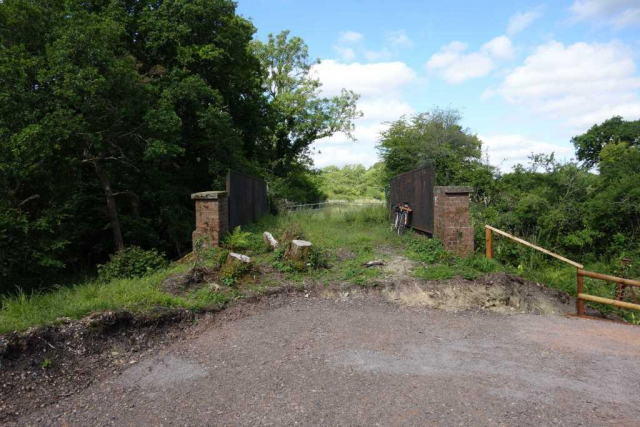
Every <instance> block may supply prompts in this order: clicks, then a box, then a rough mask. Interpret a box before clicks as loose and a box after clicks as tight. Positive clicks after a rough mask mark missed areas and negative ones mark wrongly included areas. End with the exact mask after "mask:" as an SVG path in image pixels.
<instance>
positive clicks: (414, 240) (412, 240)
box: [403, 233, 453, 264]
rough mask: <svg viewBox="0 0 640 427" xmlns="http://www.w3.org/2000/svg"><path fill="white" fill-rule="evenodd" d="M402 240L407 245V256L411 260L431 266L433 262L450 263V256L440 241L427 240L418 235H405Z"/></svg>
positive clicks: (434, 239)
mask: <svg viewBox="0 0 640 427" xmlns="http://www.w3.org/2000/svg"><path fill="white" fill-rule="evenodd" d="M403 239H404V240H405V243H406V245H407V255H408V256H409V258H411V259H415V260H417V261H422V262H426V263H427V264H433V263H435V262H441V261H450V260H451V258H452V256H453V255H452V254H451V253H449V252H447V251H446V250H445V249H444V247H443V246H442V243H441V242H440V240H438V239H436V238H428V237H425V236H420V235H418V234H415V233H412V234H406V235H405V236H404V237H403Z"/></svg>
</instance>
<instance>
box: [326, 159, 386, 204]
mask: <svg viewBox="0 0 640 427" xmlns="http://www.w3.org/2000/svg"><path fill="white" fill-rule="evenodd" d="M320 176H321V186H320V188H321V189H322V191H323V192H324V193H326V194H327V195H328V197H329V199H334V200H336V199H337V200H358V199H376V200H384V186H385V182H384V177H385V174H384V163H382V162H380V163H376V164H375V165H373V166H371V167H370V168H368V169H367V168H365V167H364V166H362V165H346V166H343V167H342V168H339V167H336V166H327V167H326V168H323V169H322V170H321V171H320Z"/></svg>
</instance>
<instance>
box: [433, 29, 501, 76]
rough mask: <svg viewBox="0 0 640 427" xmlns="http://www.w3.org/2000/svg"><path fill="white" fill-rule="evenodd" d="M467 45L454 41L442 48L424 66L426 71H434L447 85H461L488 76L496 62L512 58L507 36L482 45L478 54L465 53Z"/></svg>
mask: <svg viewBox="0 0 640 427" xmlns="http://www.w3.org/2000/svg"><path fill="white" fill-rule="evenodd" d="M467 47H468V46H467V44H465V43H462V42H459V41H454V42H451V43H449V44H448V45H445V46H442V47H441V48H440V51H439V52H438V53H434V54H433V55H431V58H429V61H427V63H426V64H425V67H426V68H427V69H428V70H435V71H438V72H439V73H440V75H441V76H442V77H443V78H444V79H445V80H446V81H448V82H449V83H461V82H463V81H465V80H469V79H472V78H476V77H483V76H486V75H487V74H489V73H490V72H491V71H492V70H493V69H494V68H495V65H496V61H498V60H505V59H509V58H511V57H512V56H513V45H512V44H511V40H510V39H509V38H508V37H507V36H499V37H496V38H494V39H492V40H490V41H489V42H487V43H485V44H484V45H482V47H481V48H480V50H479V51H478V52H472V53H465V52H466V50H467Z"/></svg>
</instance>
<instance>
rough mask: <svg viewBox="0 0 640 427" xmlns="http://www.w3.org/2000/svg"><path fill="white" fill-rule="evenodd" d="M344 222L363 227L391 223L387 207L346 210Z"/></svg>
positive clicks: (343, 217) (382, 205)
mask: <svg viewBox="0 0 640 427" xmlns="http://www.w3.org/2000/svg"><path fill="white" fill-rule="evenodd" d="M342 221H344V222H346V223H347V224H352V223H357V224H361V225H371V226H373V225H382V224H388V223H389V209H388V208H387V206H386V205H384V204H381V205H379V206H365V207H361V208H355V209H351V210H346V211H345V213H344V215H343V216H342Z"/></svg>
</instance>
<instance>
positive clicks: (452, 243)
mask: <svg viewBox="0 0 640 427" xmlns="http://www.w3.org/2000/svg"><path fill="white" fill-rule="evenodd" d="M472 192H473V189H472V188H471V187H436V188H435V189H434V196H433V198H434V203H433V206H434V207H433V213H434V215H433V228H434V230H433V231H434V233H433V234H434V235H435V236H436V237H437V238H439V239H440V241H442V244H443V245H444V247H445V249H447V250H448V251H452V252H455V253H457V254H458V255H460V256H462V257H466V256H469V255H471V254H472V253H473V227H472V226H471V216H470V213H469V195H470V194H471V193H472Z"/></svg>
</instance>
